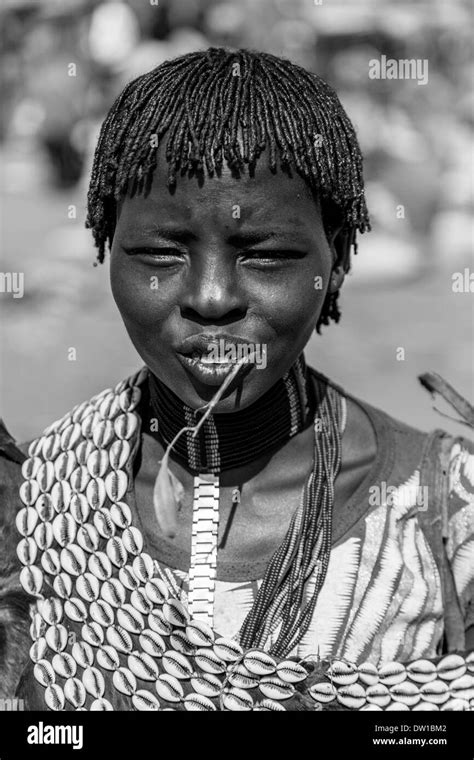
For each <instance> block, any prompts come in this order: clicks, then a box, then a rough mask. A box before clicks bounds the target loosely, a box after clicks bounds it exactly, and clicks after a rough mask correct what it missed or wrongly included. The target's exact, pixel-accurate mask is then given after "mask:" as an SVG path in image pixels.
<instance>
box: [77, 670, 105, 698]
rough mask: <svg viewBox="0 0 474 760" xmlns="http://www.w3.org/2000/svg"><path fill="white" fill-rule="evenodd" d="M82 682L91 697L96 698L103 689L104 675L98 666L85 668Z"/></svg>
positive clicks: (101, 694) (100, 695)
mask: <svg viewBox="0 0 474 760" xmlns="http://www.w3.org/2000/svg"><path fill="white" fill-rule="evenodd" d="M82 683H83V684H84V686H85V687H86V691H87V693H88V694H90V695H91V697H94V698H95V699H98V698H99V697H102V696H103V694H104V691H105V681H104V676H103V675H102V673H101V672H100V670H99V669H98V668H86V669H85V670H84V673H83V674H82Z"/></svg>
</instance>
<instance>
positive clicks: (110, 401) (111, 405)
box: [99, 393, 120, 420]
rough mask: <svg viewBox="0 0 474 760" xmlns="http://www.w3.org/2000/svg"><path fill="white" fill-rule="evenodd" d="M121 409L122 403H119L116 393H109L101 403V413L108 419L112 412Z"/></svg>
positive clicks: (103, 417)
mask: <svg viewBox="0 0 474 760" xmlns="http://www.w3.org/2000/svg"><path fill="white" fill-rule="evenodd" d="M114 410H115V412H116V413H117V412H119V411H120V404H119V403H118V399H117V396H116V395H115V393H107V395H106V396H104V398H103V400H102V401H101V403H100V404H99V414H100V416H101V417H102V419H104V420H107V419H110V417H111V416H112V415H111V413H112V412H113V411H114Z"/></svg>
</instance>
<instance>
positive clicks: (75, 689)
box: [64, 678, 87, 708]
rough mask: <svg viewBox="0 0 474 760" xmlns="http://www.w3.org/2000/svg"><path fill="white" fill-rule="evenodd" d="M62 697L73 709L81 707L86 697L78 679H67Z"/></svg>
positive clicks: (82, 685)
mask: <svg viewBox="0 0 474 760" xmlns="http://www.w3.org/2000/svg"><path fill="white" fill-rule="evenodd" d="M64 696H65V697H66V699H67V701H68V702H70V703H71V704H72V706H73V707H76V708H77V707H82V705H83V704H84V702H85V701H86V696H87V695H86V690H85V688H84V684H83V683H82V681H81V680H80V678H68V680H67V681H66V683H65V684H64Z"/></svg>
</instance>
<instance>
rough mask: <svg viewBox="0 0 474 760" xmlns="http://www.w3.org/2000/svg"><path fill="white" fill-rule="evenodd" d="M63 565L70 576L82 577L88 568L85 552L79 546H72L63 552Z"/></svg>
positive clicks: (61, 556) (61, 557)
mask: <svg viewBox="0 0 474 760" xmlns="http://www.w3.org/2000/svg"><path fill="white" fill-rule="evenodd" d="M60 559H61V565H62V567H63V570H65V572H66V573H68V574H69V575H74V576H78V575H82V574H83V573H84V572H85V570H86V567H87V559H86V555H85V554H84V551H83V550H82V549H81V547H80V546H77V544H72V545H71V546H68V547H66V548H65V549H63V550H62V551H61V555H60Z"/></svg>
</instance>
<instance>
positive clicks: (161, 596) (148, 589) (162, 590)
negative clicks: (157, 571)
mask: <svg viewBox="0 0 474 760" xmlns="http://www.w3.org/2000/svg"><path fill="white" fill-rule="evenodd" d="M145 594H146V595H147V597H148V599H149V600H150V602H152V604H163V602H166V600H167V599H168V597H169V595H170V591H169V588H168V586H167V585H166V583H165V582H164V581H163V580H162V579H161V578H152V579H151V580H149V581H147V583H146V584H145Z"/></svg>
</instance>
